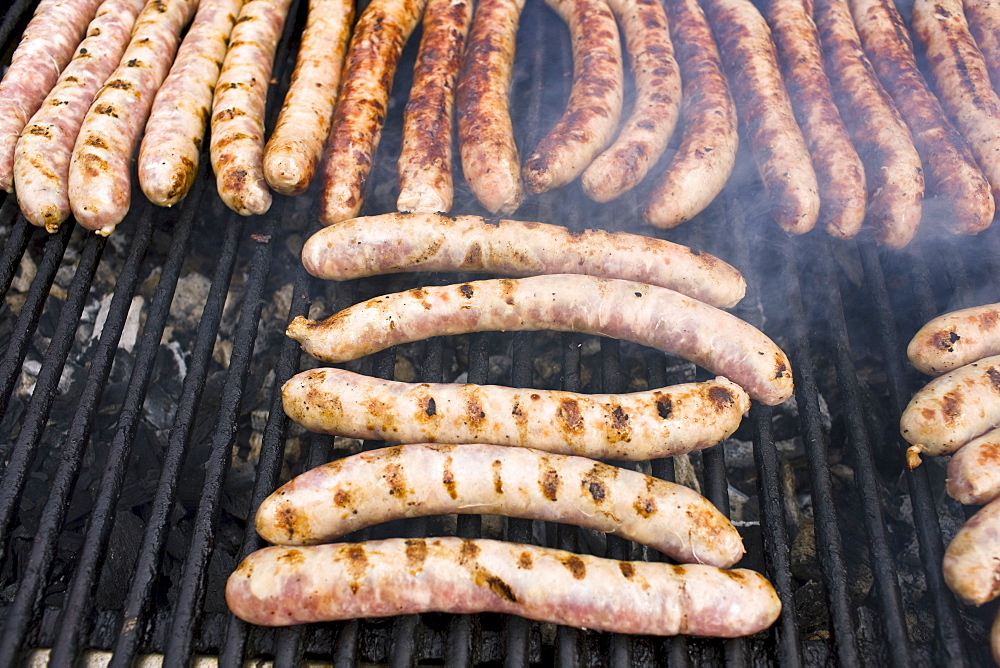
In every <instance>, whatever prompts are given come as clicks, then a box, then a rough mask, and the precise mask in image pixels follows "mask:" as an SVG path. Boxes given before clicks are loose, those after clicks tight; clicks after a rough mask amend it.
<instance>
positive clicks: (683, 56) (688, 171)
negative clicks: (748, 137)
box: [642, 0, 739, 228]
mask: <svg viewBox="0 0 1000 668" xmlns="http://www.w3.org/2000/svg"><path fill="white" fill-rule="evenodd" d="M666 9H667V14H668V16H669V19H670V32H671V35H672V36H673V43H674V47H675V48H676V49H677V60H678V64H679V65H680V68H681V82H682V84H683V88H682V90H683V93H682V96H681V101H682V110H683V114H684V132H683V134H682V136H681V143H680V146H679V147H678V149H677V153H675V154H674V156H673V158H671V160H670V164H669V166H668V167H667V169H666V171H665V172H664V173H663V175H662V176H660V177H659V179H658V180H657V182H656V184H655V185H654V186H653V189H652V190H651V191H650V193H649V196H648V198H647V200H646V203H645V206H644V207H643V211H642V217H643V219H644V220H645V221H646V222H647V223H649V224H650V225H653V226H655V227H659V228H671V227H676V226H677V225H680V224H681V223H684V222H687V221H689V220H691V219H692V218H694V217H695V216H696V215H697V214H698V213H700V212H701V211H703V210H704V209H705V207H707V206H708V205H709V204H710V203H711V202H712V200H714V199H715V197H716V195H718V194H719V193H720V192H722V188H723V186H725V185H726V181H727V180H729V175H730V174H731V173H732V171H733V165H735V164H736V148H737V147H738V146H739V134H738V131H737V119H736V105H735V104H734V103H733V98H732V95H730V92H729V83H728V82H727V81H726V75H725V74H723V72H722V60H721V58H720V57H719V51H718V48H717V47H716V45H715V38H714V37H712V30H711V28H709V26H708V21H707V20H706V19H705V13H704V12H703V11H702V9H701V6H700V5H699V4H698V2H697V0H672V1H671V2H667V3H666Z"/></svg>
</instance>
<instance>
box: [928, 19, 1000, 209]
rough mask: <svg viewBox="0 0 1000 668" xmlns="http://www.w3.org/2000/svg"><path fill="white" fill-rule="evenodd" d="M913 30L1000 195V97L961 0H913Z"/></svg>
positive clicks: (948, 103) (945, 99)
mask: <svg viewBox="0 0 1000 668" xmlns="http://www.w3.org/2000/svg"><path fill="white" fill-rule="evenodd" d="M913 32H914V33H915V34H916V35H917V38H918V39H919V40H920V41H921V42H922V43H923V45H924V48H925V49H926V50H927V65H928V67H929V68H930V71H931V75H932V76H933V77H934V81H935V83H936V84H937V90H938V96H939V97H940V98H941V104H942V105H944V108H945V109H946V110H947V111H948V113H949V114H950V115H951V117H952V119H954V121H955V125H957V126H958V129H959V130H960V131H961V132H962V134H963V135H964V136H965V139H966V141H968V142H969V148H971V149H972V155H974V156H975V157H976V162H978V163H979V166H980V168H982V170H983V173H984V174H985V175H986V178H987V179H988V180H989V182H990V186H991V187H992V189H993V198H994V199H998V198H1000V97H997V94H996V93H995V92H994V91H993V87H992V85H991V84H990V76H989V72H988V71H987V69H986V63H985V62H984V61H983V55H982V54H981V53H980V52H979V49H978V48H977V47H976V43H975V42H974V41H973V39H972V34H971V33H970V32H969V25H968V23H966V21H965V14H964V13H963V11H962V3H961V0H959V2H950V1H949V0H915V2H914V3H913Z"/></svg>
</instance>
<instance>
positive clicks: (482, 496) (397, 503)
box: [256, 444, 744, 568]
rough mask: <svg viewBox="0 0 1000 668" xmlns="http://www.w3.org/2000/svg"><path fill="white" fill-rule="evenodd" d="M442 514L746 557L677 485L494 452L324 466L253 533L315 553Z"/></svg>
mask: <svg viewBox="0 0 1000 668" xmlns="http://www.w3.org/2000/svg"><path fill="white" fill-rule="evenodd" d="M436 483H440V484H436ZM331 501H332V503H331ZM448 513H465V514H482V513H491V514H497V515H505V516H508V517H524V518H529V519H535V520H545V521H551V522H564V523H567V524H573V525H576V526H581V527H586V528H588V529H593V530H595V531H603V532H606V533H611V534H614V535H616V536H621V537H622V538H625V539H627V540H634V541H636V542H638V543H641V544H643V545H648V546H650V547H653V548H655V549H657V550H660V551H661V552H663V553H664V554H667V555H668V556H670V557H672V558H674V559H675V560H677V561H680V562H682V563H700V564H708V565H710V566H718V567H720V568H728V567H730V566H732V565H734V564H735V563H736V562H738V561H739V560H740V558H741V557H742V556H743V553H744V549H743V539H742V538H740V534H739V532H738V531H737V530H736V528H735V527H734V526H733V525H732V523H730V521H729V520H728V519H727V518H726V516H725V515H723V514H722V513H721V512H719V510H718V509H717V508H716V507H715V506H713V505H712V504H711V503H710V502H709V501H708V499H706V498H705V497H703V496H702V495H701V494H698V493H697V492H695V491H694V490H692V489H689V488H687V487H684V486H683V485H675V484H673V483H669V482H667V481H665V480H659V479H658V478H653V477H650V476H647V475H643V474H641V473H637V472H635V471H630V470H628V469H622V468H617V467H614V466H608V465H607V464H602V463H600V462H596V461H594V460H592V459H587V458H585V457H566V456H563V455H553V454H548V453H545V452H540V451H538V450H532V449H529V448H505V447H502V446H496V445H440V444H413V445H400V446H395V447H390V448H383V449H380V450H374V451H371V452H364V453H361V454H358V455H353V456H351V457H346V458H344V459H340V460H337V461H335V462H331V463H329V464H325V465H323V466H320V467H319V468H316V469H313V470H312V471H308V472H306V473H303V474H302V475H300V476H298V477H296V478H295V479H293V480H291V481H290V482H288V483H286V484H285V485H283V486H282V487H281V488H280V489H278V490H277V491H276V492H274V493H273V494H272V495H271V496H269V497H268V498H267V499H265V500H264V502H263V503H262V504H261V505H260V508H258V510H257V518H256V526H257V533H259V534H260V535H261V537H262V538H264V540H267V541H270V542H272V543H277V544H279V545H317V544H319V543H327V542H330V541H332V540H333V539H335V538H339V537H340V536H343V535H345V534H348V533H351V532H352V531H356V530H358V529H361V528H364V527H366V526H371V525H373V524H380V523H382V522H388V521H390V520H394V519H401V518H409V517H424V516H428V515H444V514H448Z"/></svg>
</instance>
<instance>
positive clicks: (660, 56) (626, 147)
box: [582, 0, 681, 202]
mask: <svg viewBox="0 0 1000 668" xmlns="http://www.w3.org/2000/svg"><path fill="white" fill-rule="evenodd" d="M608 5H609V6H610V7H611V10H612V11H613V12H614V13H615V15H616V16H617V17H618V20H619V21H620V22H621V26H622V33H623V34H624V36H625V50H626V51H627V52H628V54H629V60H630V69H631V70H632V76H633V78H634V79H635V89H636V93H635V103H634V105H633V107H632V113H631V115H630V116H629V117H628V119H627V120H626V121H625V124H624V125H623V126H622V129H621V131H620V132H619V133H618V138H617V139H615V142H614V144H612V145H611V146H610V147H608V149H607V150H606V151H604V152H603V153H601V154H600V155H599V156H597V158H595V159H594V162H592V163H591V165H590V166H589V167H587V169H586V170H584V172H583V177H582V183H583V190H584V192H586V193H587V195H588V196H589V197H590V198H591V199H593V200H595V201H597V202H608V201H610V200H613V199H615V198H616V197H620V196H621V195H622V194H623V193H625V192H627V191H629V190H631V189H632V188H634V187H636V186H637V185H639V182H640V181H642V180H643V179H644V178H645V177H646V174H647V173H648V172H649V170H650V168H651V167H652V166H653V165H655V164H656V163H657V161H658V160H659V159H660V156H661V155H663V152H664V151H665V150H666V149H667V143H668V142H669V141H670V137H671V135H672V134H673V132H674V126H675V125H676V124H677V116H678V114H679V113H680V106H681V75H680V70H679V69H678V66H677V61H676V60H675V59H674V46H673V43H672V42H671V40H670V29H669V27H668V24H667V14H666V12H665V11H664V10H663V5H662V4H660V0H609V2H608Z"/></svg>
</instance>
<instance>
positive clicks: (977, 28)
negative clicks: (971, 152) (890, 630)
mask: <svg viewBox="0 0 1000 668" xmlns="http://www.w3.org/2000/svg"><path fill="white" fill-rule="evenodd" d="M962 7H963V8H964V9H965V18H966V20H968V22H969V32H971V33H972V37H973V38H974V39H975V40H976V46H978V47H979V51H980V53H982V54H983V61H985V63H986V68H987V69H988V70H989V71H990V79H992V80H993V89H994V90H996V89H998V88H1000V3H998V2H997V0H964V1H963V2H962ZM997 663H1000V661H998V662H997Z"/></svg>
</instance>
